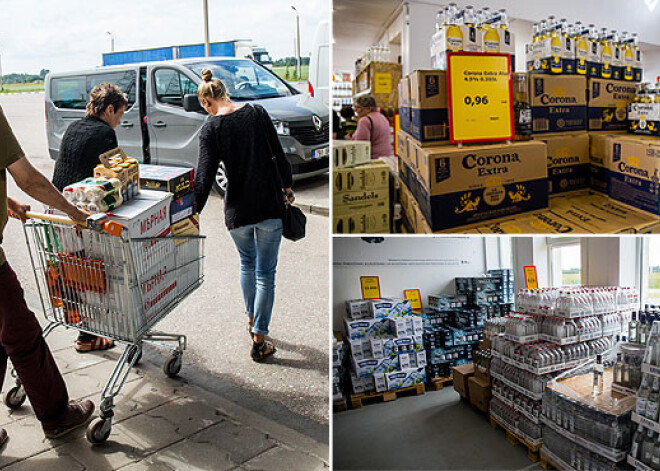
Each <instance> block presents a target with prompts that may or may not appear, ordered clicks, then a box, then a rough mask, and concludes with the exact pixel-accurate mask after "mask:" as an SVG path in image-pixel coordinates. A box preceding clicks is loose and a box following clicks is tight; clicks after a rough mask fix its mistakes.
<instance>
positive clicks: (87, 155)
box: [53, 116, 118, 191]
mask: <svg viewBox="0 0 660 471" xmlns="http://www.w3.org/2000/svg"><path fill="white" fill-rule="evenodd" d="M117 146H118V144H117V134H115V131H114V129H112V128H111V127H110V125H109V124H108V123H106V122H105V121H103V120H102V119H99V118H96V117H93V116H91V117H90V116H87V117H85V118H83V119H81V120H80V121H76V122H75V123H71V125H70V126H69V127H68V128H67V130H66V132H65V133H64V137H63V138H62V145H61V147H60V156H59V158H58V159H57V162H55V172H54V173H53V185H55V187H56V188H57V189H58V190H60V191H62V190H63V189H64V187H65V186H67V185H70V184H72V183H76V182H79V181H80V180H84V179H85V178H88V177H92V176H93V175H94V167H96V166H97V165H98V164H99V163H100V161H99V155H101V154H103V153H105V152H108V151H109V150H112V149H114V148H115V147H117Z"/></svg>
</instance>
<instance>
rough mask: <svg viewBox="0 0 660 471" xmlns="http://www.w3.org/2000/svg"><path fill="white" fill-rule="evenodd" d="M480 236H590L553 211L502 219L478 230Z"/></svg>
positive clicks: (585, 230) (581, 228)
mask: <svg viewBox="0 0 660 471" xmlns="http://www.w3.org/2000/svg"><path fill="white" fill-rule="evenodd" d="M476 229H477V231H478V232H479V233H480V234H589V233H590V231H589V230H587V229H585V228H584V227H582V226H580V225H579V224H576V223H574V222H572V221H567V220H565V219H563V218H561V217H559V216H557V215H556V214H554V213H553V212H552V211H537V212H533V213H530V214H525V215H523V216H520V217H517V218H508V219H506V218H502V219H498V220H496V221H492V222H489V223H487V224H484V225H482V226H479V227H477V228H476Z"/></svg>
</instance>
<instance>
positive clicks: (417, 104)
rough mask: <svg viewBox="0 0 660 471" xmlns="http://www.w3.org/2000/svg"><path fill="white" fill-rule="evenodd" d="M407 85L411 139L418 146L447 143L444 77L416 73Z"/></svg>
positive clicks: (436, 72)
mask: <svg viewBox="0 0 660 471" xmlns="http://www.w3.org/2000/svg"><path fill="white" fill-rule="evenodd" d="M408 80H409V82H410V121H411V122H410V131H409V133H410V135H411V136H412V137H414V138H415V139H416V140H418V141H419V142H421V143H426V142H434V141H445V140H447V139H449V114H448V105H447V74H446V73H445V72H443V71H439V70H415V71H413V72H412V73H411V74H410V75H408Z"/></svg>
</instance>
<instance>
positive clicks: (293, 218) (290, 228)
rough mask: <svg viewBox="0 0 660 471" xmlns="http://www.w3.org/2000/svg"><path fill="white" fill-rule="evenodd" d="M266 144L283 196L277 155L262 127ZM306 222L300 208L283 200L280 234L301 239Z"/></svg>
mask: <svg viewBox="0 0 660 471" xmlns="http://www.w3.org/2000/svg"><path fill="white" fill-rule="evenodd" d="M264 133H265V137H266V144H268V150H269V151H270V155H271V160H272V161H273V166H274V167H275V175H276V176H277V184H278V185H279V188H282V197H283V198H284V196H285V195H284V183H283V182H282V175H280V169H279V167H278V166H277V157H276V156H275V153H274V152H273V149H272V148H271V146H270V141H269V140H268V133H267V132H266V129H264ZM306 224H307V217H306V216H305V214H304V213H303V212H302V210H301V209H300V208H299V207H297V206H293V205H292V204H290V203H289V202H288V201H285V202H284V217H283V218H282V236H283V237H284V238H285V239H289V240H291V241H293V242H295V241H297V240H300V239H303V238H304V237H305V225H306Z"/></svg>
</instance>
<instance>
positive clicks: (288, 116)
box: [45, 57, 330, 193]
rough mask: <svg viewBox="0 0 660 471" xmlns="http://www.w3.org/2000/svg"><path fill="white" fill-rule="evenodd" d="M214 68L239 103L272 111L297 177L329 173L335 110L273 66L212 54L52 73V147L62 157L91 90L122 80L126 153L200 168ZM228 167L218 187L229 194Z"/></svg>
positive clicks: (53, 155) (48, 110) (49, 84)
mask: <svg viewBox="0 0 660 471" xmlns="http://www.w3.org/2000/svg"><path fill="white" fill-rule="evenodd" d="M206 68H208V69H211V70H212V71H213V76H214V77H217V78H219V79H221V80H222V81H223V82H224V83H225V85H226V86H227V89H228V91H229V94H230V96H231V98H232V100H235V101H243V102H253V103H258V104H260V105H262V106H263V107H264V108H265V109H266V110H267V111H268V113H269V114H270V116H271V119H272V120H273V124H275V127H276V129H277V132H278V134H279V138H280V142H281V143H282V148H283V149H284V152H285V154H286V155H287V157H288V159H289V161H290V162H291V166H292V170H293V173H294V178H296V179H300V178H305V177H310V176H314V175H319V174H321V173H324V172H327V171H328V162H329V134H330V125H329V113H328V106H327V105H325V104H323V102H321V100H318V99H316V98H312V97H310V96H309V95H307V94H301V93H300V92H298V91H297V90H296V89H295V88H293V87H292V86H291V85H289V84H288V83H286V82H285V81H284V80H282V79H280V78H279V77H278V76H277V75H275V74H274V73H272V72H271V71H270V70H268V69H267V68H265V67H263V66H261V65H259V64H257V63H256V62H254V61H252V60H250V59H243V58H234V57H227V58H223V57H212V58H204V57H202V58H197V59H181V60H173V61H161V62H149V63H142V64H126V65H119V66H109V67H96V68H93V69H89V70H83V71H78V72H70V73H52V74H48V75H47V76H46V83H45V89H46V130H47V135H48V150H49V152H50V156H51V158H53V159H57V157H58V155H59V149H60V145H61V143H62V137H63V136H64V132H65V131H66V129H67V127H68V126H69V124H71V123H72V122H73V121H76V120H78V119H81V118H82V117H84V116H85V106H86V105H87V102H88V101H89V93H90V91H91V90H92V89H93V88H94V87H95V86H96V85H98V84H100V83H103V82H110V83H114V84H116V85H118V86H119V87H120V88H121V89H122V91H123V92H124V93H125V94H126V95H127V97H128V109H127V110H126V113H125V114H124V117H123V119H122V121H121V123H120V124H119V127H118V128H117V131H116V132H117V140H118V141H119V145H120V146H121V147H122V148H123V149H124V151H125V152H126V154H128V155H129V156H131V157H135V158H136V159H138V160H139V161H140V162H144V163H152V164H158V165H170V166H185V167H194V168H196V167H197V159H198V155H199V154H198V134H199V130H200V128H201V126H202V124H204V122H205V120H206V119H207V117H208V115H207V114H206V112H205V111H204V110H202V109H201V107H200V106H199V101H198V100H197V86H198V85H199V84H200V83H201V81H202V79H201V71H202V70H203V69H206ZM226 186H227V179H226V176H225V171H224V167H222V166H221V168H220V169H219V170H218V175H217V178H216V182H215V188H216V190H218V191H219V192H220V193H224V190H225V189H226Z"/></svg>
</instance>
